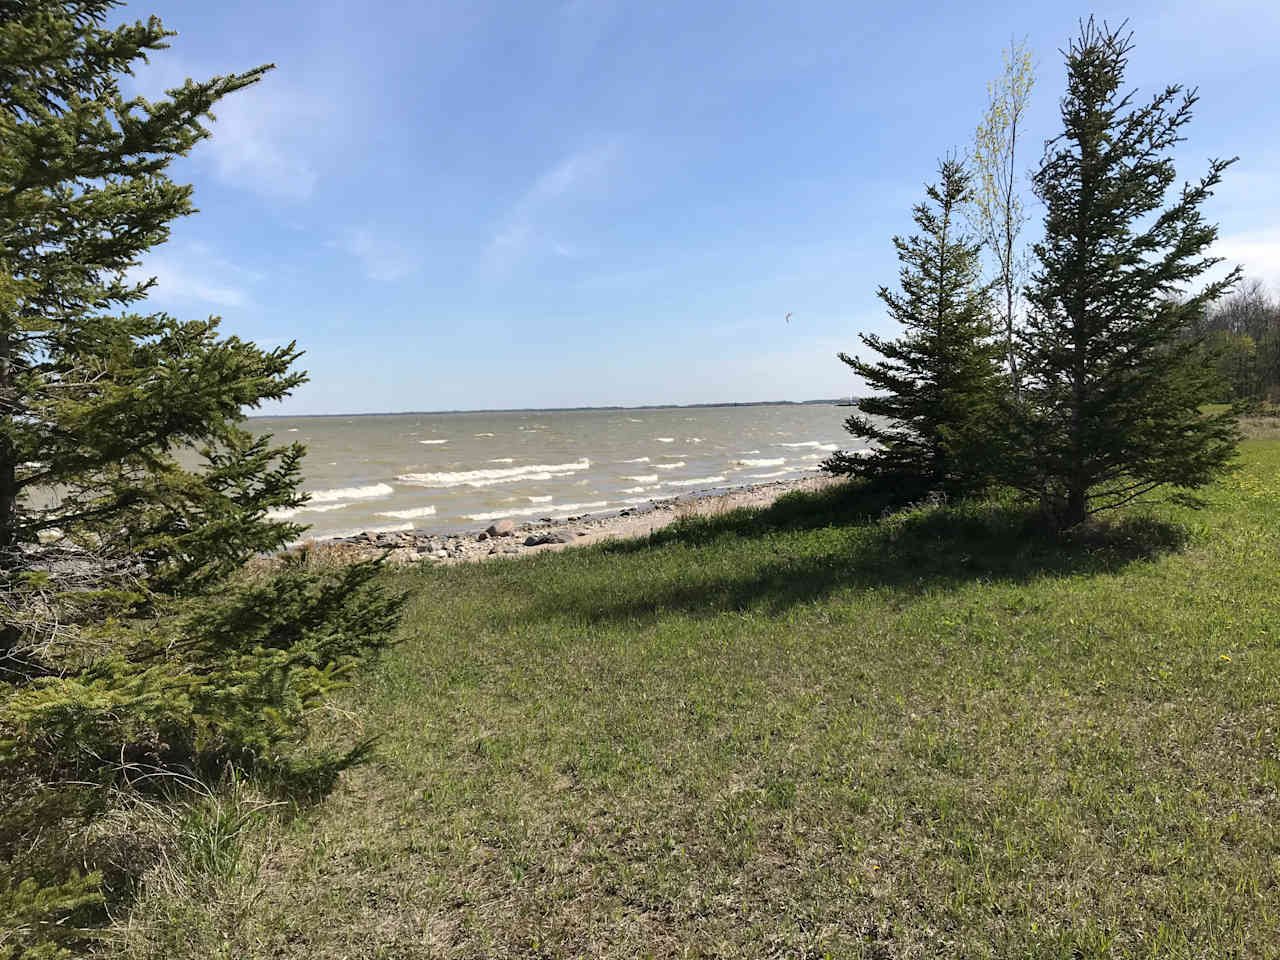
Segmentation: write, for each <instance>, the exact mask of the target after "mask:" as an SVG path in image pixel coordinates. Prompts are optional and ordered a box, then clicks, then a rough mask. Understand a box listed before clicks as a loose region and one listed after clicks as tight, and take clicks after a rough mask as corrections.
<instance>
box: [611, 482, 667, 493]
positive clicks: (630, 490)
mask: <svg viewBox="0 0 1280 960" xmlns="http://www.w3.org/2000/svg"><path fill="white" fill-rule="evenodd" d="M661 486H662V484H660V483H655V484H654V485H653V486H651V487H644V486H641V487H623V488H622V489H621V490H620V491H619V493H647V492H648V491H650V490H657V489H658V488H659V487H661Z"/></svg>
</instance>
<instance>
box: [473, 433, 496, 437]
mask: <svg viewBox="0 0 1280 960" xmlns="http://www.w3.org/2000/svg"><path fill="white" fill-rule="evenodd" d="M476 436H477V437H492V436H493V434H492V433H477V434H476Z"/></svg>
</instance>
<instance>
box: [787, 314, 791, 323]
mask: <svg viewBox="0 0 1280 960" xmlns="http://www.w3.org/2000/svg"><path fill="white" fill-rule="evenodd" d="M790 322H791V314H789V313H788V314H787V323H790Z"/></svg>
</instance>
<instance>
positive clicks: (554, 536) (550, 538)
mask: <svg viewBox="0 0 1280 960" xmlns="http://www.w3.org/2000/svg"><path fill="white" fill-rule="evenodd" d="M544 543H573V534H572V533H570V532H569V531H568V530H560V531H558V532H556V533H535V534H532V535H531V536H529V537H526V538H525V541H524V545H525V546H526V547H540V546H542V545H543V544H544Z"/></svg>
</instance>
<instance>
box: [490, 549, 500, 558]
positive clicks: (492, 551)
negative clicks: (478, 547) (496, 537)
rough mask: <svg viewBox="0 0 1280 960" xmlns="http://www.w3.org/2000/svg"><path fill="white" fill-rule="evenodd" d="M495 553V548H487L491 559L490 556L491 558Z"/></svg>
mask: <svg viewBox="0 0 1280 960" xmlns="http://www.w3.org/2000/svg"><path fill="white" fill-rule="evenodd" d="M497 552H498V548H497V547H490V548H489V556H491V557H492V556H493V555H494V554H495V553H497Z"/></svg>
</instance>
